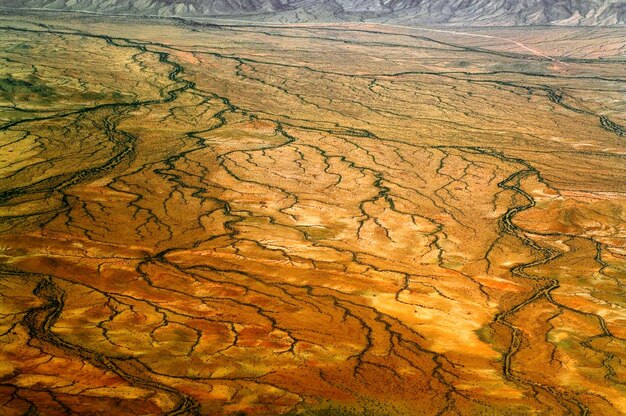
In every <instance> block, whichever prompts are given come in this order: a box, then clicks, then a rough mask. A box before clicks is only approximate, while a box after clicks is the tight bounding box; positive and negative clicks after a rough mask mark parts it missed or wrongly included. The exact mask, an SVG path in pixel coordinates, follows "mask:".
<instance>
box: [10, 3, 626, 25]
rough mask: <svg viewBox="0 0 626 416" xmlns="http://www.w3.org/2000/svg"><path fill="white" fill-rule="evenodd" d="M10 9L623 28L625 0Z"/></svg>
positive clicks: (33, 5)
mask: <svg viewBox="0 0 626 416" xmlns="http://www.w3.org/2000/svg"><path fill="white" fill-rule="evenodd" d="M0 6H3V7H7V8H12V9H46V10H57V11H83V12H94V13H103V14H130V15H138V16H147V15H151V16H163V17H188V18H193V17H196V18H197V17H216V18H225V17H236V18H240V19H245V20H253V21H278V22H285V23H296V22H341V21H368V22H386V23H392V22H393V23H403V24H407V25H413V24H429V23H430V24H453V25H463V24H471V25H484V26H492V25H493V26H495V25H498V26H513V25H572V26H596V25H625V24H626V1H624V0H552V1H551V0H521V1H514V0H380V1H378V0H136V1H132V0H19V1H18V0H3V1H0Z"/></svg>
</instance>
